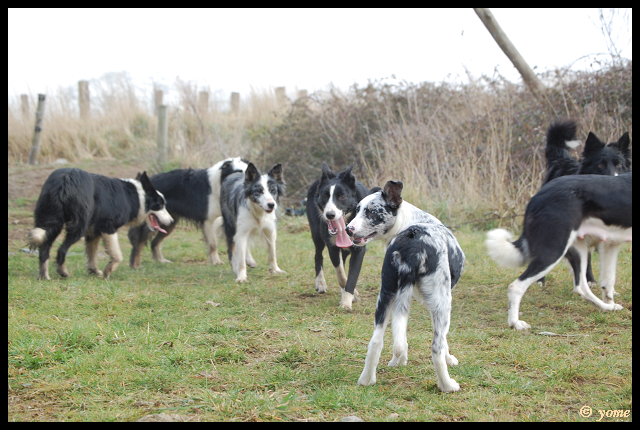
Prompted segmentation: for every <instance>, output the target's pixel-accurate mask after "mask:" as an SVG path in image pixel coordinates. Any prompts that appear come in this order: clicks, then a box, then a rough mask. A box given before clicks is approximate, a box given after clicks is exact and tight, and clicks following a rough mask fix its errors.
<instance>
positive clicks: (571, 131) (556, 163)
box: [542, 119, 581, 184]
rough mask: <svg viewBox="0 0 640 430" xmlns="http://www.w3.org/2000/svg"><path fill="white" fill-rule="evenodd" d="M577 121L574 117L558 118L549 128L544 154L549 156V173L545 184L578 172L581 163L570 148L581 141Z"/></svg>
mask: <svg viewBox="0 0 640 430" xmlns="http://www.w3.org/2000/svg"><path fill="white" fill-rule="evenodd" d="M576 129H577V126H576V122H575V121H574V120H572V119H567V120H558V121H555V122H554V123H552V124H551V125H550V126H549V128H548V129H547V146H546V147H545V150H544V155H545V156H546V158H547V175H546V177H545V178H544V181H543V182H542V183H543V184H546V183H547V182H549V181H550V180H552V179H555V178H559V177H560V176H565V175H575V174H576V173H578V168H579V167H580V163H578V160H576V159H575V158H574V157H572V156H571V154H569V149H570V148H575V147H577V146H578V145H579V144H580V143H581V142H580V141H579V140H576Z"/></svg>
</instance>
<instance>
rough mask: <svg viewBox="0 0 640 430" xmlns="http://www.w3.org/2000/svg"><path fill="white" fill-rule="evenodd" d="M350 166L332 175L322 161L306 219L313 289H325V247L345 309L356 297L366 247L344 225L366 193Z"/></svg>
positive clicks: (313, 185)
mask: <svg viewBox="0 0 640 430" xmlns="http://www.w3.org/2000/svg"><path fill="white" fill-rule="evenodd" d="M352 169H353V164H351V166H349V167H348V168H347V169H346V170H344V171H343V172H340V173H338V174H335V173H333V172H332V171H331V169H329V166H327V164H326V163H322V176H321V177H320V179H319V180H317V181H315V182H314V183H313V184H311V187H309V192H308V193H307V219H308V220H309V227H310V229H311V237H312V239H313V243H314V244H315V248H316V255H315V263H316V281H315V287H316V291H317V292H318V293H321V294H323V293H326V292H327V283H326V281H325V279H324V270H323V268H322V262H323V258H322V252H323V251H324V247H325V246H326V247H327V248H328V249H329V258H331V263H332V264H333V267H334V268H335V271H336V276H337V277H338V284H340V291H341V292H342V296H341V300H340V307H341V308H343V309H346V310H351V305H352V302H353V301H354V299H355V300H356V301H357V300H358V292H357V291H356V283H357V282H358V276H359V275H360V269H361V268H362V260H363V259H364V254H365V252H366V248H364V247H355V246H353V244H352V243H351V239H349V236H347V234H346V231H345V228H346V224H347V223H348V222H349V221H351V219H352V218H353V216H354V215H355V210H356V205H357V204H358V202H359V201H360V200H362V199H363V198H364V197H365V196H366V195H367V194H368V193H369V190H368V189H367V187H365V186H364V185H363V184H362V183H360V182H358V181H357V180H356V178H355V176H354V175H353V173H351V171H352ZM349 254H351V261H350V262H349V277H348V278H347V275H346V274H345V271H344V265H345V262H346V259H347V256H349Z"/></svg>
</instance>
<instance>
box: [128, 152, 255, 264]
mask: <svg viewBox="0 0 640 430" xmlns="http://www.w3.org/2000/svg"><path fill="white" fill-rule="evenodd" d="M247 163H248V161H247V160H245V159H242V158H240V157H235V158H227V159H226V160H222V161H219V162H218V163H216V164H214V165H213V166H211V167H209V168H208V169H175V170H171V171H169V172H162V173H157V174H155V175H153V176H151V178H150V180H151V183H153V185H154V186H155V188H156V189H157V190H158V191H160V192H161V193H162V194H163V195H164V197H165V199H166V201H167V211H169V214H170V215H171V216H172V217H173V218H174V219H175V222H174V223H172V224H170V225H167V226H163V227H164V228H165V229H166V230H163V232H158V233H157V234H155V237H153V240H152V241H151V252H152V255H153V259H154V260H156V261H158V262H160V263H170V261H169V260H167V259H166V258H164V256H163V255H162V241H163V240H164V239H165V238H166V237H167V236H168V235H170V234H171V232H172V231H173V229H174V228H175V227H176V225H177V224H178V221H179V220H180V219H184V220H187V221H190V222H193V223H195V224H196V225H197V226H198V227H200V228H202V231H203V233H204V240H205V243H206V244H207V248H208V254H209V261H210V262H211V264H222V261H220V257H219V256H218V239H217V237H216V232H217V231H218V228H219V227H221V226H222V218H221V217H222V212H221V210H220V184H221V183H222V181H223V180H224V179H225V178H226V177H227V176H229V175H230V174H232V173H236V172H244V171H245V170H246V168H247ZM151 235H152V232H150V231H149V229H146V228H144V227H143V226H141V227H132V228H130V229H129V233H128V236H129V241H130V242H131V246H132V248H131V257H130V260H129V264H130V265H131V267H134V268H138V267H140V256H141V254H142V250H143V249H144V246H145V244H146V243H147V241H148V240H149V237H150V236H151ZM252 261H253V259H252Z"/></svg>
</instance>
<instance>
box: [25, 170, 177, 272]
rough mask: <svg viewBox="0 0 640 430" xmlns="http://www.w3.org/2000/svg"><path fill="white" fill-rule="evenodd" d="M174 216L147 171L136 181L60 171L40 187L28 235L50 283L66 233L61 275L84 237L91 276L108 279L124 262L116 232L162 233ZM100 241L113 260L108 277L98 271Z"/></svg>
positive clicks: (60, 268)
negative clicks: (53, 254)
mask: <svg viewBox="0 0 640 430" xmlns="http://www.w3.org/2000/svg"><path fill="white" fill-rule="evenodd" d="M172 222H173V219H172V218H171V215H169V213H168V212H167V210H166V208H165V200H164V196H163V195H162V193H160V192H158V191H157V190H156V189H155V188H154V187H153V184H152V183H151V181H150V180H149V177H148V176H147V172H143V173H142V174H138V176H137V177H136V179H114V178H108V177H106V176H102V175H96V174H93V173H87V172H85V171H83V170H80V169H74V168H64V169H58V170H56V171H54V172H53V173H51V175H49V178H47V180H46V182H45V183H44V185H43V186H42V191H41V192H40V197H38V202H37V203H36V209H35V228H34V229H33V230H31V232H30V233H29V239H30V240H29V241H30V246H31V248H36V247H37V248H39V254H40V255H39V257H40V274H39V277H38V279H47V280H49V279H51V278H49V264H48V263H49V250H50V249H51V246H52V245H53V242H54V241H55V240H56V238H57V237H58V235H59V234H60V232H61V231H62V228H63V227H64V228H66V230H67V234H66V237H65V239H64V242H63V243H62V245H61V246H60V248H59V249H58V255H57V258H56V262H57V266H58V267H57V272H58V274H60V276H63V277H67V276H69V272H68V271H67V268H66V265H65V258H66V255H67V251H68V250H69V248H70V247H71V245H73V244H74V243H76V242H77V241H78V240H80V238H81V237H83V236H84V238H85V251H86V254H87V269H88V271H89V273H94V274H97V275H104V278H105V279H108V278H109V275H111V274H112V273H113V272H115V271H116V269H117V268H118V265H120V263H121V262H122V251H121V250H120V244H119V243H118V234H117V230H118V229H119V228H120V227H122V226H123V225H125V226H138V225H144V224H146V226H145V227H144V228H149V229H153V230H158V231H163V229H162V227H160V224H163V225H170V224H171V223H172ZM100 238H102V240H103V241H104V244H105V247H106V249H107V253H108V254H109V257H110V260H109V263H108V264H107V266H106V267H105V268H104V272H103V271H100V270H99V269H98V265H97V264H98V263H97V255H98V245H99V244H100Z"/></svg>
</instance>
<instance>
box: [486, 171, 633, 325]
mask: <svg viewBox="0 0 640 430" xmlns="http://www.w3.org/2000/svg"><path fill="white" fill-rule="evenodd" d="M632 218H633V217H632V173H631V172H629V173H623V174H622V175H619V176H601V175H572V176H563V177H560V178H557V179H554V180H552V181H550V182H548V183H547V184H546V185H544V186H543V187H542V188H541V189H540V191H538V194H536V195H535V196H533V197H532V198H531V201H529V204H528V205H527V210H526V211H525V216H524V225H523V231H522V235H521V236H520V238H519V239H518V240H516V241H515V242H512V241H511V239H512V235H511V233H509V232H508V231H506V230H503V229H495V230H491V231H489V232H488V233H487V240H486V245H487V248H488V251H489V256H490V257H491V258H492V259H493V260H494V261H496V262H497V263H498V264H500V265H503V266H507V267H518V266H522V265H524V264H525V263H527V262H528V261H530V263H529V266H528V267H527V269H526V270H525V271H524V273H523V274H522V275H520V276H519V277H518V279H516V280H515V281H513V282H512V283H511V285H509V294H508V297H509V318H508V322H509V327H513V328H514V329H516V330H526V329H528V328H531V326H530V325H529V324H527V323H526V322H524V321H522V320H520V318H519V312H520V301H521V300H522V296H523V295H524V293H525V292H526V291H527V288H529V286H530V285H531V284H532V283H533V282H535V281H536V280H537V279H539V278H540V277H541V276H545V275H546V274H547V273H549V272H550V271H551V270H552V269H553V268H554V267H555V266H556V265H557V264H558V263H559V262H560V261H561V260H562V258H563V257H567V258H568V259H569V260H571V261H574V262H575V266H574V274H573V275H574V287H573V292H574V293H577V294H579V295H580V296H582V298H584V299H585V300H587V301H590V302H591V303H593V304H594V305H595V306H596V307H597V308H598V309H600V310H602V311H613V310H619V309H622V306H620V305H618V304H615V303H614V302H613V296H614V294H615V290H614V284H615V279H616V262H617V258H618V252H619V250H620V246H621V244H622V243H623V242H630V241H631V238H632ZM589 242H592V243H598V242H600V247H599V248H600V267H601V270H600V286H601V287H602V289H603V291H602V298H603V300H604V301H603V300H600V299H599V298H598V297H596V296H595V295H594V294H593V293H592V292H591V289H590V288H589V284H588V282H587V276H586V270H587V257H588V253H589ZM570 254H571V258H569V257H568V256H569V255H570Z"/></svg>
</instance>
